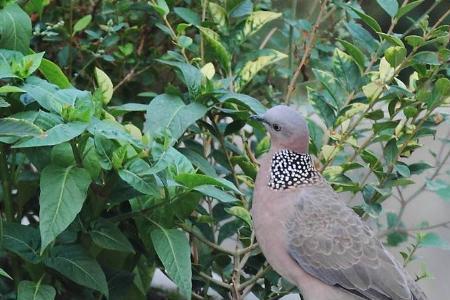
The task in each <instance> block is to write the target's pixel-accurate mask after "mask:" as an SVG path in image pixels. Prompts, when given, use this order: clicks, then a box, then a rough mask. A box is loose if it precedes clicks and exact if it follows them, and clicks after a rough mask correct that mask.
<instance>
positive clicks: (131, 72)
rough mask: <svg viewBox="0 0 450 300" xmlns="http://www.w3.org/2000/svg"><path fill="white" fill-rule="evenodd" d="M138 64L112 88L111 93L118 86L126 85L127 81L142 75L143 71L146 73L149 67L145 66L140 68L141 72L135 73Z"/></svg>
mask: <svg viewBox="0 0 450 300" xmlns="http://www.w3.org/2000/svg"><path fill="white" fill-rule="evenodd" d="M138 66H139V64H137V65H135V66H134V67H133V68H132V69H131V70H130V72H128V74H127V75H126V76H125V77H124V78H123V79H122V80H121V81H120V82H119V83H117V84H116V85H115V86H114V88H113V91H114V92H115V91H116V90H117V89H118V88H119V87H120V86H122V85H123V84H124V83H127V82H128V81H130V80H131V79H133V77H136V76H138V75H140V74H142V73H144V72H145V71H147V70H148V69H150V66H146V67H144V68H142V70H139V71H138V72H136V69H137V68H138Z"/></svg>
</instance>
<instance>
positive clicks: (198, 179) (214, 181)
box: [175, 173, 242, 194]
mask: <svg viewBox="0 0 450 300" xmlns="http://www.w3.org/2000/svg"><path fill="white" fill-rule="evenodd" d="M175 180H176V181H177V182H178V183H180V184H182V185H184V186H186V187H189V188H196V187H198V186H200V185H205V184H206V185H215V186H220V187H223V188H226V189H227V190H231V191H234V192H236V193H238V194H242V193H241V192H240V191H239V189H238V188H237V187H236V186H235V185H234V184H233V183H231V182H230V181H228V180H226V179H223V178H219V177H216V178H214V177H211V176H207V175H203V174H190V173H186V174H180V175H177V176H176V177H175Z"/></svg>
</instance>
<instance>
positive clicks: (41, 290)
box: [17, 280, 56, 300]
mask: <svg viewBox="0 0 450 300" xmlns="http://www.w3.org/2000/svg"><path fill="white" fill-rule="evenodd" d="M55 296H56V290H55V288H54V287H52V286H51V285H47V284H43V283H41V282H40V281H39V282H37V283H36V282H33V281H28V280H23V281H21V282H19V286H18V288H17V300H53V299H55Z"/></svg>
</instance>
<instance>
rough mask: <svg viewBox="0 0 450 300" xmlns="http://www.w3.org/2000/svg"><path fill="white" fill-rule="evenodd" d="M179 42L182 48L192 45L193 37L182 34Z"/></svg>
mask: <svg viewBox="0 0 450 300" xmlns="http://www.w3.org/2000/svg"><path fill="white" fill-rule="evenodd" d="M177 43H178V46H180V47H181V48H187V47H189V46H190V45H192V39H191V38H190V37H188V36H185V35H182V36H179V37H178V39H177Z"/></svg>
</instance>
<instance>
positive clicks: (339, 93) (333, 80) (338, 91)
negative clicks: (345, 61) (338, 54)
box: [312, 58, 347, 110]
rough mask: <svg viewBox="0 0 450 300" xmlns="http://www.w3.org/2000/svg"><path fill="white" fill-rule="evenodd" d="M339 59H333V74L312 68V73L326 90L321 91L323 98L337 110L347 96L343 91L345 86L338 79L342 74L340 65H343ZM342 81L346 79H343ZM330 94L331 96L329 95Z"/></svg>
mask: <svg viewBox="0 0 450 300" xmlns="http://www.w3.org/2000/svg"><path fill="white" fill-rule="evenodd" d="M340 60H341V59H340V58H337V60H336V59H333V65H335V66H333V67H334V69H335V71H334V72H336V73H338V74H336V75H335V74H333V73H331V72H329V71H324V70H318V69H312V71H313V73H314V75H315V76H316V78H317V79H318V80H319V82H320V83H321V84H322V86H323V87H324V88H325V89H326V90H327V91H328V93H321V94H322V96H323V100H324V101H326V102H327V103H328V104H329V105H331V106H332V107H333V108H334V110H338V109H339V108H340V107H342V106H343V105H344V102H345V99H346V98H347V96H346V95H347V92H346V91H345V88H346V86H345V85H343V84H342V82H340V81H339V80H338V77H339V76H342V72H343V71H342V70H341V69H342V67H343V65H342V64H341V62H339V61H340ZM344 81H346V80H345V79H344ZM330 96H331V97H330Z"/></svg>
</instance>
